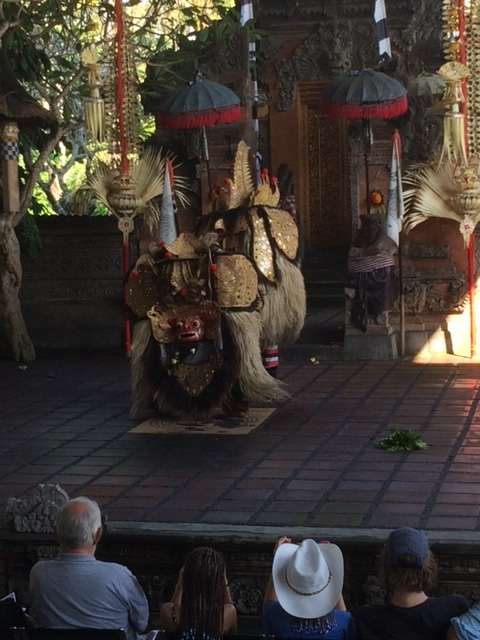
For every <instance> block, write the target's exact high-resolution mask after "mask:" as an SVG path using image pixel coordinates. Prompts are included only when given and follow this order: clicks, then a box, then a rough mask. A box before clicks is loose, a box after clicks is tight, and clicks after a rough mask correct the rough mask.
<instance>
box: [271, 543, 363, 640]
mask: <svg viewBox="0 0 480 640" xmlns="http://www.w3.org/2000/svg"><path fill="white" fill-rule="evenodd" d="M342 589H343V555H342V552H341V550H340V549H339V547H337V545H335V544H330V543H329V542H321V543H317V542H315V541H314V540H304V541H303V542H302V543H301V544H299V545H297V544H292V542H291V540H290V539H289V538H280V540H279V541H278V542H277V544H276V546H275V554H274V557H273V566H272V578H271V580H270V582H269V584H268V586H267V590H266V592H265V598H264V603H263V626H264V631H265V632H266V633H269V634H273V635H274V636H276V637H277V638H282V639H284V638H292V639H297V640H309V639H312V640H313V639H315V640H343V639H344V638H346V637H347V629H348V626H349V622H350V614H349V613H347V611H346V610H345V603H344V601H343V597H342Z"/></svg>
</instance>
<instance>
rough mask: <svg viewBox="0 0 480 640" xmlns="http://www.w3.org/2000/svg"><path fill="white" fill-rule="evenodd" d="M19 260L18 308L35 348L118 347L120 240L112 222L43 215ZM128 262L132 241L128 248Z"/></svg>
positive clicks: (120, 307) (120, 283) (110, 219)
mask: <svg viewBox="0 0 480 640" xmlns="http://www.w3.org/2000/svg"><path fill="white" fill-rule="evenodd" d="M38 226H39V232H40V237H41V242H42V248H41V249H40V251H39V253H38V255H36V256H34V257H28V256H26V255H24V256H23V268H24V280H23V287H22V294H21V295H22V305H23V309H24V314H25V318H26V322H27V325H28V329H29V331H30V333H31V336H32V339H33V341H34V343H35V345H36V347H37V348H40V349H42V348H54V349H59V348H60V349H61V348H66V349H115V350H116V349H118V350H120V348H121V345H122V330H123V309H122V262H121V261H122V240H121V234H120V232H119V231H118V229H117V225H116V221H115V220H114V219H113V218H88V217H48V218H47V217H45V218H40V219H39V220H38ZM131 251H132V259H133V257H134V256H135V251H136V247H135V243H134V242H132V244H131Z"/></svg>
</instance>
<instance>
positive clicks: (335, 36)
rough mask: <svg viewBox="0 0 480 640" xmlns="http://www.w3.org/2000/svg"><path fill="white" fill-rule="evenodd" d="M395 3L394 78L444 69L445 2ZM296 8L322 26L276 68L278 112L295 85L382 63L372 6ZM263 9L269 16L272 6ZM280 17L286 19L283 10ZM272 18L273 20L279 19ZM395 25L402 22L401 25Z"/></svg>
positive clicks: (305, 5) (418, 112) (286, 105)
mask: <svg viewBox="0 0 480 640" xmlns="http://www.w3.org/2000/svg"><path fill="white" fill-rule="evenodd" d="M317 4H318V3H317ZM367 4H368V7H367ZM397 5H398V6H396V7H395V10H394V15H395V16H397V14H398V19H397V20H396V21H395V22H394V23H393V24H394V25H395V26H394V27H393V28H391V33H390V35H391V39H392V41H393V47H394V53H395V58H396V62H395V66H396V67H397V69H396V71H395V72H394V73H393V75H395V76H399V79H402V80H405V79H406V77H413V76H415V75H418V73H420V71H421V70H422V69H423V68H425V67H427V68H432V69H436V68H437V67H438V66H439V65H440V59H441V41H440V33H441V28H440V27H441V3H440V2H438V0H418V1H417V0H415V1H413V0H409V1H408V2H404V3H397ZM297 9H298V10H297V13H298V14H300V15H302V17H304V18H311V19H312V20H313V19H315V20H317V21H318V22H317V26H316V30H315V31H314V32H313V33H311V34H310V35H308V36H307V37H306V39H305V40H304V41H303V43H302V44H301V45H299V46H298V47H297V48H296V49H295V51H294V53H293V54H292V55H290V56H289V57H285V58H283V59H281V60H279V62H278V63H276V64H275V69H276V72H277V77H278V84H279V91H278V103H277V107H278V109H279V110H280V111H288V110H289V109H291V108H292V106H293V100H294V94H295V85H296V83H297V82H301V81H309V80H321V79H324V78H327V77H331V76H332V75H336V74H338V73H341V72H344V71H347V70H349V69H354V68H357V69H360V68H362V67H366V66H375V65H376V64H377V63H378V50H377V45H376V41H375V37H374V33H373V25H372V22H371V4H370V3H366V2H354V3H347V5H345V3H336V4H334V3H332V4H331V5H330V6H328V7H327V6H326V5H325V3H322V7H321V8H320V7H318V8H317V9H316V11H315V10H314V9H313V7H312V10H311V11H310V12H309V10H308V3H299V4H298V5H297ZM262 11H264V13H265V15H269V9H268V8H267V9H266V10H262ZM281 13H282V15H283V14H284V11H282V12H281ZM277 14H278V12H277ZM271 15H272V18H273V19H274V18H275V17H277V15H274V14H271ZM397 21H398V22H399V23H400V24H398V25H397ZM432 52H433V54H432ZM422 113H423V111H422V110H421V109H420V108H419V106H417V107H416V118H417V120H419V119H421V114H422ZM419 127H420V125H419V124H418V125H417V128H419ZM435 131H436V128H435ZM413 135H414V134H413V133H412V137H413Z"/></svg>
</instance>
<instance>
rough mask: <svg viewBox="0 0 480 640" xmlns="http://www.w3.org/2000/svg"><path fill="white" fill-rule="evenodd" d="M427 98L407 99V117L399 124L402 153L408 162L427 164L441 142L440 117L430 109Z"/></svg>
mask: <svg viewBox="0 0 480 640" xmlns="http://www.w3.org/2000/svg"><path fill="white" fill-rule="evenodd" d="M431 107H432V100H431V99H430V98H428V97H425V96H421V97H412V96H410V97H409V117H408V118H404V119H403V120H402V121H401V123H400V131H401V133H402V139H403V145H404V152H405V156H406V158H407V159H408V160H409V161H410V162H427V161H429V160H431V159H432V158H433V157H434V156H435V154H436V152H437V151H438V149H439V147H440V144H441V141H442V132H443V129H442V127H443V125H442V116H441V114H440V113H435V112H433V111H432V109H431Z"/></svg>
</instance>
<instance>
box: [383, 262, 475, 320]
mask: <svg viewBox="0 0 480 640" xmlns="http://www.w3.org/2000/svg"><path fill="white" fill-rule="evenodd" d="M404 286H405V308H406V312H407V314H409V315H420V314H422V313H461V312H462V311H463V309H464V308H465V305H466V303H467V282H466V278H465V276H464V275H461V274H456V275H453V276H446V277H444V278H442V277H441V276H440V277H437V278H435V279H431V278H428V276H427V277H425V274H422V273H421V272H420V273H418V274H417V275H416V276H413V277H411V278H405V285H404ZM394 310H395V311H396V312H399V310H400V301H399V300H397V301H396V303H395V307H394Z"/></svg>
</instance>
